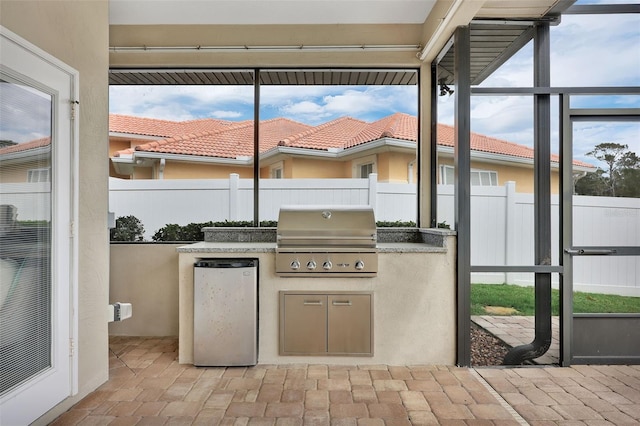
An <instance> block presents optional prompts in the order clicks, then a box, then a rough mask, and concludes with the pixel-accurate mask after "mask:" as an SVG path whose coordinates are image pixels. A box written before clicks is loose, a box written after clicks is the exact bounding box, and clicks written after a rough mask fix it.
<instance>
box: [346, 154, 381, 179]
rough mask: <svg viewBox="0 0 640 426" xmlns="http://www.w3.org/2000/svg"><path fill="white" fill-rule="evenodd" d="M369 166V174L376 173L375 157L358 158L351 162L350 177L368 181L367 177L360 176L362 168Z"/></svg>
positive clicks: (376, 162)
mask: <svg viewBox="0 0 640 426" xmlns="http://www.w3.org/2000/svg"><path fill="white" fill-rule="evenodd" d="M368 165H371V173H378V161H377V157H376V156H375V155H369V156H367V157H363V158H358V159H357V160H354V161H353V167H352V172H351V176H352V177H354V178H359V179H368V178H369V176H362V167H363V166H368Z"/></svg>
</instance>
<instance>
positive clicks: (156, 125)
mask: <svg viewBox="0 0 640 426" xmlns="http://www.w3.org/2000/svg"><path fill="white" fill-rule="evenodd" d="M109 128H110V130H111V131H116V132H121V133H130V134H145V135H153V133H154V132H155V133H165V134H166V135H162V136H164V137H165V139H160V140H157V141H154V142H150V143H147V144H143V145H139V146H137V147H136V148H135V150H136V151H151V152H165V153H172V154H181V155H198V156H207V157H223V158H236V157H241V156H248V157H250V156H252V155H253V121H252V120H246V121H241V122H230V121H224V120H214V119H202V120H191V121H186V122H171V121H166V120H154V119H148V118H138V117H128V116H122V115H117V114H111V115H110V120H109ZM453 130H454V129H453V127H452V126H449V125H446V124H438V127H437V131H438V145H441V146H449V147H453V146H454V131H453ZM260 131H261V134H260V152H265V151H268V150H270V149H273V148H275V147H276V146H285V147H294V148H304V149H314V150H329V149H349V148H352V147H355V146H358V145H361V144H364V143H367V142H371V141H374V140H378V139H381V138H393V139H399V140H406V141H411V142H416V141H417V134H418V120H417V118H416V117H415V116H412V115H409V114H404V113H395V114H392V115H389V116H387V117H383V118H381V119H380V120H377V121H374V122H372V123H367V122H365V121H362V120H358V119H355V118H352V117H341V118H338V119H336V120H333V121H330V122H328V123H324V124H320V125H318V126H309V125H306V124H302V123H298V122H296V121H293V120H289V119H286V118H274V119H272V120H266V121H263V122H262V123H261V124H260ZM471 149H472V151H478V152H486V153H493V154H497V155H505V156H510V157H519V158H527V159H533V149H532V148H529V147H527V146H524V145H519V144H516V143H513V142H508V141H505V140H501V139H497V138H493V137H490V136H486V135H482V134H479V133H472V134H471ZM132 152H133V150H132V149H127V150H123V151H119V152H118V153H116V154H115V155H116V156H120V155H125V154H131V153H132ZM551 161H554V162H558V161H559V157H558V155H556V154H552V155H551ZM574 164H576V165H580V166H585V167H593V166H592V165H590V164H587V163H584V162H581V161H574Z"/></svg>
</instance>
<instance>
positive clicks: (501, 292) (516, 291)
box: [471, 284, 640, 316]
mask: <svg viewBox="0 0 640 426" xmlns="http://www.w3.org/2000/svg"><path fill="white" fill-rule="evenodd" d="M559 300H560V298H559V294H558V290H552V295H551V309H552V315H558V314H559ZM485 306H501V307H506V308H513V309H515V310H516V312H513V313H512V315H526V316H530V315H534V314H535V310H534V291H533V287H520V286H517V285H509V284H472V285H471V315H487V311H486V310H485ZM573 307H574V309H573V310H574V312H575V313H640V297H624V296H616V295H612V294H598V293H579V292H576V293H574V294H573ZM492 315H496V314H492Z"/></svg>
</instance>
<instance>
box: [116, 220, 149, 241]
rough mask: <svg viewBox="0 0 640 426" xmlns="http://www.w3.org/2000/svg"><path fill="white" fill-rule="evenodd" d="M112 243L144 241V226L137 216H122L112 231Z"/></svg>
mask: <svg viewBox="0 0 640 426" xmlns="http://www.w3.org/2000/svg"><path fill="white" fill-rule="evenodd" d="M111 241H144V226H142V222H140V220H139V219H138V218H137V217H135V216H121V217H119V218H117V219H116V227H115V228H113V229H112V230H111Z"/></svg>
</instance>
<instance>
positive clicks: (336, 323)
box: [327, 294, 372, 355]
mask: <svg viewBox="0 0 640 426" xmlns="http://www.w3.org/2000/svg"><path fill="white" fill-rule="evenodd" d="M328 312H329V315H328V328H329V331H328V333H329V339H328V342H327V345H328V348H327V349H328V352H329V353H330V354H349V355H354V354H363V355H370V354H372V346H371V295H369V294H342V295H339V294H336V295H329V297H328Z"/></svg>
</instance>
